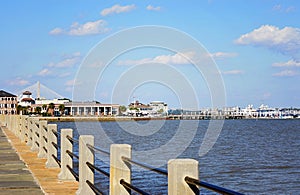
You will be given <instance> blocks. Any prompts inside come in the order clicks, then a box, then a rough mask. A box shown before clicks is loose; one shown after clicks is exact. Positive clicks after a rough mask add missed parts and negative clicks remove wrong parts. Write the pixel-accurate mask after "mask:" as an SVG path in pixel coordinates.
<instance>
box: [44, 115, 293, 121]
mask: <svg viewBox="0 0 300 195" xmlns="http://www.w3.org/2000/svg"><path fill="white" fill-rule="evenodd" d="M38 118H39V120H47V121H49V122H97V121H99V122H116V121H124V122H126V121H148V120H222V119H171V118H168V117H153V118H151V117H93V116H86V117H77V116H75V117H72V116H67V117H38ZM295 119H296V120H297V119H299V118H294V119H280V118H243V119H224V120H295Z"/></svg>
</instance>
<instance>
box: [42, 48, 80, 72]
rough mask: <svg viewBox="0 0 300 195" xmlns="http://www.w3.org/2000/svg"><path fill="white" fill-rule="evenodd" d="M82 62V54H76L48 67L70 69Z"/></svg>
mask: <svg viewBox="0 0 300 195" xmlns="http://www.w3.org/2000/svg"><path fill="white" fill-rule="evenodd" d="M80 60H81V55H80V52H76V53H73V54H72V55H70V56H66V57H65V58H64V59H62V60H61V61H60V62H57V63H54V62H51V63H49V64H48V65H47V66H48V67H54V68H68V67H73V66H74V65H76V64H77V63H79V62H80Z"/></svg>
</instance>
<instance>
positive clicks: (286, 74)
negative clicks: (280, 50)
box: [273, 70, 299, 77]
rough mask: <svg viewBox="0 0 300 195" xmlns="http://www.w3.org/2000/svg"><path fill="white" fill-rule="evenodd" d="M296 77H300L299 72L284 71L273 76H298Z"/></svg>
mask: <svg viewBox="0 0 300 195" xmlns="http://www.w3.org/2000/svg"><path fill="white" fill-rule="evenodd" d="M296 75H299V74H298V72H297V71H294V70H283V71H281V72H278V73H275V74H273V76H276V77H292V76H296Z"/></svg>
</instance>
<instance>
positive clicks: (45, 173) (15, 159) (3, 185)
mask: <svg viewBox="0 0 300 195" xmlns="http://www.w3.org/2000/svg"><path fill="white" fill-rule="evenodd" d="M0 129H1V130H0V140H1V142H0V195H4V194H15V195H18V194H22V195H27V194H28V195H29V194H30V195H38V194H75V192H76V190H77V189H78V182H75V181H63V182H62V181H59V180H58V178H57V175H58V174H59V172H60V169H59V168H51V169H49V168H46V167H45V163H46V159H43V158H38V157H37V152H33V151H31V150H30V147H29V146H27V145H26V144H25V143H22V142H21V141H20V139H18V138H17V137H16V136H15V135H14V134H13V133H12V132H11V131H9V130H8V129H7V128H6V127H4V126H2V125H1V127H0ZM18 155H19V156H18ZM20 159H21V160H20Z"/></svg>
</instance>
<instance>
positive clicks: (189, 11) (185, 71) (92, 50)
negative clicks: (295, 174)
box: [0, 0, 300, 109]
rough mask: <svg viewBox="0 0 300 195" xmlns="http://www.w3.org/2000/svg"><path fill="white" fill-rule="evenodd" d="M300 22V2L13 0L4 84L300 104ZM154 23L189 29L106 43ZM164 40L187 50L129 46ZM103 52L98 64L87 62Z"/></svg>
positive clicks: (7, 5) (176, 103)
mask: <svg viewBox="0 0 300 195" xmlns="http://www.w3.org/2000/svg"><path fill="white" fill-rule="evenodd" d="M299 19H300V1H298V0H251V1H241V0H191V1H174V0H172V1H171V0H164V1H150V0H148V1H102V0H72V1H71V0H51V1H49V0H45V1H40V0H27V1H21V0H3V1H1V7H0V25H1V30H0V41H1V47H0V66H1V72H0V82H1V88H2V89H3V90H6V91H8V92H11V93H19V92H20V91H22V90H23V89H26V88H27V87H29V86H31V85H33V84H35V83H36V82H37V81H40V83H42V84H43V85H45V86H47V87H49V88H50V89H52V90H54V91H56V92H57V93H58V94H61V95H62V96H63V97H66V98H70V99H74V100H75V98H74V91H77V89H80V90H81V89H82V91H81V94H86V93H91V94H92V97H91V96H82V98H85V100H87V101H92V100H97V101H99V102H101V103H117V104H121V105H128V104H129V103H130V102H132V101H135V100H139V101H140V102H142V103H149V102H150V101H164V102H166V103H168V105H169V107H170V108H180V107H184V108H185V107H186V108H189V109H193V108H194V109H197V108H203V107H212V105H213V106H215V105H216V104H215V103H214V98H219V97H216V96H225V97H224V98H225V99H226V102H225V105H224V106H240V107H246V106H247V105H249V104H252V105H254V106H255V107H258V106H260V105H261V104H267V105H269V106H270V107H300V90H299V89H300V87H299V83H300V23H299ZM145 26H151V27H153V28H155V27H158V28H160V27H163V28H168V29H169V30H170V31H172V32H173V31H176V32H180V33H182V36H179V37H175V38H174V37H173V38H172V37H171V36H170V37H168V33H165V34H164V33H161V34H160V33H155V32H154V33H152V34H151V33H148V34H147V35H145V36H144V37H142V38H141V35H139V34H138V33H136V34H134V33H133V34H132V36H131V35H127V37H123V38H122V39H120V40H119V41H118V42H111V44H108V45H109V46H106V47H107V48H104V49H103V48H102V50H101V46H103V43H104V42H105V40H110V38H111V39H113V38H114V37H116V36H117V35H120V36H121V37H122V36H123V34H124V33H123V32H124V31H126V30H128V29H135V28H138V27H145ZM134 32H135V31H134ZM122 33H123V34H122ZM170 33H171V32H170ZM185 36H187V37H190V38H191V39H193V40H194V42H195V43H197V44H198V45H200V46H201V47H203V51H202V52H205V53H206V54H207V56H209V58H210V59H211V61H210V63H211V62H213V63H214V64H215V65H216V67H217V74H216V75H215V76H212V75H209V76H207V73H205V72H206V70H210V69H211V67H212V66H214V65H211V64H210V63H204V61H202V64H204V65H203V66H202V68H200V71H199V69H197V66H196V65H195V63H196V64H197V62H196V60H195V59H196V58H195V55H196V53H195V51H194V50H193V48H192V47H190V48H188V47H185V48H184V47H183V45H184V43H183V42H182V40H183V38H184V37H185ZM155 37H158V38H160V40H163V39H165V40H166V42H168V43H167V44H170V45H172V44H174V47H177V46H181V47H180V49H178V50H175V49H172V48H171V46H170V48H166V47H163V46H162V45H158V46H156V47H147V46H144V47H139V48H134V49H133V48H129V49H128V50H126V48H125V49H124V48H123V46H124V45H126V44H127V43H128V44H129V42H130V43H131V42H135V41H136V40H140V39H142V40H143V41H144V42H145V44H146V42H147V41H148V42H150V41H151V40H152V39H155ZM150 44H151V43H150ZM98 48H100V49H99V50H97V49H98ZM120 48H123V50H122V51H121V52H120V53H118V54H115V56H113V57H111V59H107V60H110V61H109V63H107V64H105V65H99V64H101V62H100V61H101V60H103V59H104V58H105V56H110V55H109V53H108V52H107V51H106V49H108V50H109V49H112V50H111V51H119V49H120ZM97 52H98V54H99V55H97ZM91 54H93V55H94V56H92V55H91ZM95 54H96V55H95ZM96 56H98V57H96ZM93 57H94V58H95V59H94V60H96V61H97V62H99V63H98V65H96V66H97V67H96V68H95V67H94V68H95V70H96V71H94V69H89V68H87V69H86V67H85V66H86V65H87V63H88V62H89V60H90V58H93ZM96 58H97V59H96ZM89 65H90V66H87V67H91V66H92V65H91V64H89ZM82 72H85V73H86V74H84V75H85V79H86V80H93V81H91V82H93V83H94V84H93V85H90V84H88V83H85V84H84V85H83V84H82V83H81V85H82V86H84V87H85V88H84V89H89V90H90V91H89V92H85V90H83V88H82V87H78V86H79V85H80V82H78V81H79V80H78V78H80V75H81V73H82ZM207 78H209V79H207ZM214 78H215V79H216V80H218V79H220V80H221V81H222V85H220V83H219V84H218V85H219V86H217V89H219V91H220V94H218V93H214V92H213V91H214V89H212V86H214V84H215V83H212V82H213V81H212V80H214ZM164 79H165V80H164ZM127 83H128V85H127ZM90 86H91V87H90ZM223 88H224V94H222V93H221V92H222V90H223ZM187 89H188V90H187ZM217 91H218V90H217ZM212 93H213V94H212ZM41 95H42V96H43V92H42V94H41ZM49 98H50V97H49ZM220 98H221V99H222V98H223V97H220Z"/></svg>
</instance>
